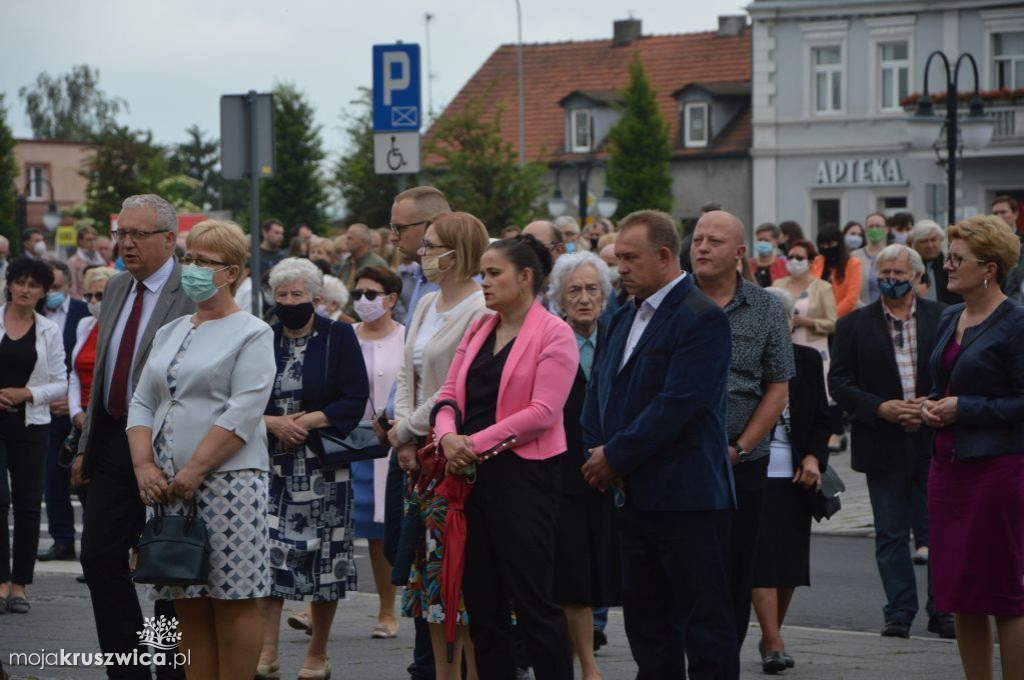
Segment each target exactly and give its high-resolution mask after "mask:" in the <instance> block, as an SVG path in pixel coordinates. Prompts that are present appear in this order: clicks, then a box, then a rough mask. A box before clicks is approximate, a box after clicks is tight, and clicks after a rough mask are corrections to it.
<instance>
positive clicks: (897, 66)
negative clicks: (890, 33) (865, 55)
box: [878, 40, 910, 112]
mask: <svg viewBox="0 0 1024 680" xmlns="http://www.w3.org/2000/svg"><path fill="white" fill-rule="evenodd" d="M890 45H903V46H904V47H906V48H907V56H906V57H905V58H903V59H889V60H886V58H885V55H884V53H883V51H884V50H885V48H886V47H887V46H890ZM909 49H910V46H909V45H907V42H906V41H905V40H894V41H892V42H884V43H878V80H879V83H878V84H879V85H880V86H881V89H880V91H879V94H880V95H881V96H880V100H881V101H880V102H879V107H878V108H879V110H880V111H885V112H889V111H902V110H903V107H902V106H900V101H901V100H902V99H903V98H904V97H906V96H907V95H909V94H910V51H909ZM886 71H892V83H891V85H892V87H891V91H890V92H886V91H885V89H886V88H885V72H886ZM901 71H903V72H904V73H905V74H906V75H905V77H904V80H905V82H906V84H907V91H906V92H905V93H901V92H900V75H901V74H900V72H901ZM886 94H888V95H891V96H892V104H890V105H889V106H886V105H885V96H886Z"/></svg>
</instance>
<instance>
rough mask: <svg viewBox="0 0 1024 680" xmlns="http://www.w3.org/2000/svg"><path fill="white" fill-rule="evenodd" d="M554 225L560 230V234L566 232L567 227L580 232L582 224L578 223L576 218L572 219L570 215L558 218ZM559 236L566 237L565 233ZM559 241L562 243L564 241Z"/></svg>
mask: <svg viewBox="0 0 1024 680" xmlns="http://www.w3.org/2000/svg"><path fill="white" fill-rule="evenodd" d="M554 225H555V227H557V228H558V231H559V232H564V231H565V228H566V227H575V229H576V231H579V230H580V223H579V222H578V221H576V218H575V217H572V216H570V215H562V216H561V217H556V218H555V222H554ZM559 235H561V236H564V233H560V234H559ZM558 240H559V241H562V240H564V239H558Z"/></svg>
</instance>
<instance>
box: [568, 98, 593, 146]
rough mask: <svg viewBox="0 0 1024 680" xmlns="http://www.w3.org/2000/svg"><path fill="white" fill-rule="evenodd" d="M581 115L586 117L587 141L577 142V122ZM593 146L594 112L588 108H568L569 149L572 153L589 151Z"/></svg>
mask: <svg viewBox="0 0 1024 680" xmlns="http://www.w3.org/2000/svg"><path fill="white" fill-rule="evenodd" d="M581 117H585V118H586V125H587V129H586V133H587V143H586V144H585V145H581V144H577V143H576V141H577V132H578V131H579V130H578V124H579V120H580V118H581ZM593 146H594V114H593V111H591V110H590V109H569V151H571V152H572V153H589V152H590V151H592V150H593Z"/></svg>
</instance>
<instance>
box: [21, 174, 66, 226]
mask: <svg viewBox="0 0 1024 680" xmlns="http://www.w3.org/2000/svg"><path fill="white" fill-rule="evenodd" d="M36 180H37V181H42V182H46V185H47V186H48V187H50V204H49V205H48V206H47V207H46V212H45V213H43V226H44V227H46V229H47V231H53V230H54V229H56V228H57V227H59V226H60V221H61V218H60V213H59V212H58V211H57V197H56V195H55V194H54V191H53V183H52V182H51V181H50V180H48V179H47V178H46V177H44V176H43V175H42V173H40V174H39V175H37V176H36ZM31 188H32V178H31V177H28V178H26V179H25V194H24V195H25V196H26V198H27V197H28V195H29V192H30V190H31ZM26 206H27V201H26ZM26 215H27V209H26ZM25 220H26V226H27V221H28V218H27V217H26V218H25Z"/></svg>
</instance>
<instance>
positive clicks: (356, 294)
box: [352, 288, 387, 302]
mask: <svg viewBox="0 0 1024 680" xmlns="http://www.w3.org/2000/svg"><path fill="white" fill-rule="evenodd" d="M378 295H387V293H385V292H384V291H381V290H359V289H358V288H357V289H356V290H354V291H352V297H353V298H354V299H356V300H362V299H363V297H366V299H367V300H369V301H370V302H373V301H374V300H376V299H377V296H378Z"/></svg>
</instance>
